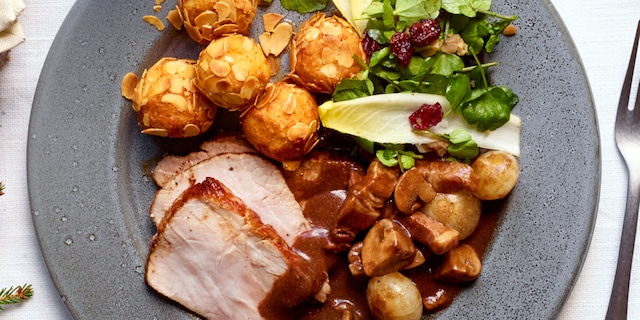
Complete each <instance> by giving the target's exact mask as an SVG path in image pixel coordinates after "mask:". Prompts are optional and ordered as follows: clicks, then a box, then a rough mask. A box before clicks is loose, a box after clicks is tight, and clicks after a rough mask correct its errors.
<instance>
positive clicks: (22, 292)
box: [0, 284, 33, 310]
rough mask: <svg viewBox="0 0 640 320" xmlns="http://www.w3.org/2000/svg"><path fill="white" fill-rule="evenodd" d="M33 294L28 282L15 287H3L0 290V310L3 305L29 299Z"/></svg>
mask: <svg viewBox="0 0 640 320" xmlns="http://www.w3.org/2000/svg"><path fill="white" fill-rule="evenodd" d="M32 296H33V288H32V287H31V285H30V284H24V285H22V286H17V287H13V286H12V287H9V288H8V289H7V288H3V289H2V290H0V310H4V309H3V308H2V306H3V305H7V304H16V303H21V302H25V301H27V300H29V299H30V298H31V297H32Z"/></svg>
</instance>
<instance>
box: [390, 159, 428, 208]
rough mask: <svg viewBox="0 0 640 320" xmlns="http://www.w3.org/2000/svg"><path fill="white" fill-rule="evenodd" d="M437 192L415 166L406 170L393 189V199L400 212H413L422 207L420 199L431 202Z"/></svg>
mask: <svg viewBox="0 0 640 320" xmlns="http://www.w3.org/2000/svg"><path fill="white" fill-rule="evenodd" d="M435 196H436V192H435V191H434V190H433V187H432V186H431V184H430V183H429V182H427V181H426V180H425V179H424V177H423V176H422V173H420V171H419V170H418V169H417V168H416V167H413V168H411V169H409V170H407V171H405V172H404V173H403V174H402V175H401V176H400V178H398V182H397V183H396V187H395V189H394V191H393V200H394V201H395V204H396V207H397V208H398V210H400V212H402V213H405V214H412V213H414V212H415V211H416V210H418V209H419V208H420V206H421V205H422V203H421V202H419V201H417V200H418V199H420V200H422V201H424V202H425V203H426V202H429V201H431V200H433V198H435Z"/></svg>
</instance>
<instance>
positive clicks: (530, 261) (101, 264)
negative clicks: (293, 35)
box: [28, 0, 600, 319]
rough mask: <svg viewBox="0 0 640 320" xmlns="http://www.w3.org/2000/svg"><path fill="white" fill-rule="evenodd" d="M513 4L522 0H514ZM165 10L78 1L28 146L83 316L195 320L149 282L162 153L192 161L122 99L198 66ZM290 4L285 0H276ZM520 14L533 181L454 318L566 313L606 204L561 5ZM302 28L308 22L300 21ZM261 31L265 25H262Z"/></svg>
mask: <svg viewBox="0 0 640 320" xmlns="http://www.w3.org/2000/svg"><path fill="white" fill-rule="evenodd" d="M507 2H508V4H507ZM153 4H154V2H153V1H121V0H119V1H99V0H86V1H78V2H77V3H76V4H75V5H74V7H73V8H72V10H71V13H70V14H69V16H68V17H67V18H66V20H65V22H64V24H63V25H62V27H61V29H60V32H59V34H58V36H57V37H56V39H55V41H54V43H53V45H52V47H51V51H50V52H49V55H48V57H47V60H46V62H45V65H44V68H43V70H42V73H41V76H40V80H39V83H38V88H37V91H36V95H35V99H34V104H33V111H32V116H31V123H30V128H29V144H28V181H29V194H30V201H31V210H32V215H33V221H34V224H35V227H36V232H37V236H38V238H39V241H40V244H41V248H42V252H43V255H44V258H45V261H46V263H47V266H48V268H49V270H50V273H51V277H52V279H53V281H54V283H55V285H56V286H57V288H58V290H59V292H60V295H61V296H62V297H63V299H64V301H65V303H66V305H67V307H68V308H69V309H70V311H71V313H72V314H73V315H74V317H76V318H78V319H138V318H140V319H152V318H153V319H189V318H191V317H193V316H192V315H191V314H190V313H188V312H187V311H185V310H184V309H182V308H181V307H179V306H177V305H176V304H175V303H172V302H170V301H168V300H166V299H164V298H162V297H160V296H159V295H158V294H156V293H155V292H154V291H153V290H152V289H150V288H149V287H147V285H146V284H145V282H144V265H145V259H146V256H147V252H148V246H149V242H150V239H151V236H152V235H153V233H154V232H155V228H154V226H153V224H152V222H151V220H150V219H149V218H148V215H147V212H148V207H149V204H150V203H151V200H152V197H153V194H154V192H155V190H156V187H155V185H154V183H153V182H152V181H151V180H150V179H149V178H148V173H149V171H150V169H151V168H152V167H153V165H154V164H155V162H156V161H157V160H158V159H159V158H160V156H161V155H163V154H165V153H167V152H171V153H174V152H186V151H187V150H189V148H194V147H196V146H197V145H198V144H199V141H196V140H186V141H184V143H181V145H180V146H179V147H177V146H174V145H172V144H170V143H169V142H170V141H168V140H163V139H160V138H153V137H149V136H143V135H141V134H140V133H139V129H138V128H137V126H136V122H135V115H134V113H133V111H132V110H131V108H130V103H128V102H127V101H126V100H124V99H123V98H122V97H121V95H120V81H121V79H122V77H123V75H124V74H126V73H127V72H130V71H133V72H136V73H138V74H139V73H140V71H141V70H142V69H143V68H145V67H148V66H150V65H151V64H152V63H153V62H155V61H156V60H157V59H158V58H159V57H161V56H164V55H171V56H178V57H191V58H195V57H197V53H198V50H199V48H198V46H197V45H194V44H193V43H192V42H190V41H189V40H188V39H187V38H186V36H185V35H184V34H183V33H180V32H177V31H175V30H173V28H172V27H170V26H169V27H168V28H167V29H166V30H165V31H164V32H158V31H157V30H155V29H154V28H153V27H151V26H150V25H148V24H146V23H144V22H143V21H142V16H143V15H149V14H156V15H158V16H159V17H161V18H164V16H166V13H167V11H168V10H169V9H170V8H171V7H173V6H174V5H175V1H173V2H172V1H169V2H166V3H164V5H163V10H162V12H161V13H155V12H154V11H153V9H152V7H153ZM273 6H274V7H275V6H278V4H277V3H275V4H274V5H273ZM493 8H494V10H495V11H497V12H501V13H507V14H517V15H518V16H519V17H520V18H519V19H518V21H517V25H518V27H519V33H518V35H517V36H515V37H512V38H503V41H502V42H501V44H500V46H499V47H498V52H497V53H496V54H494V55H493V56H491V57H490V60H497V61H499V62H500V65H499V67H498V68H493V70H491V72H492V74H491V76H492V77H493V80H494V82H495V83H497V84H504V85H508V86H510V87H511V88H513V90H514V91H515V92H516V93H518V94H519V96H520V103H519V104H518V105H517V107H516V109H515V110H514V111H515V113H516V114H518V115H519V116H520V117H521V118H522V120H523V131H522V156H521V158H520V165H521V179H520V182H519V183H518V185H517V186H516V188H515V190H514V191H513V193H512V195H511V196H510V197H509V198H508V199H507V200H506V201H505V202H504V203H501V205H500V207H499V208H498V210H499V213H498V214H500V215H501V220H500V222H499V224H498V230H497V232H496V236H495V238H494V239H493V241H492V243H491V244H490V248H489V250H488V252H487V254H486V256H485V258H484V269H483V272H482V275H481V276H480V278H479V279H478V280H477V281H476V282H475V283H474V284H473V285H472V286H471V287H470V288H468V289H467V290H465V291H464V292H463V293H462V294H461V295H460V296H459V297H458V298H457V299H456V300H455V302H454V304H453V305H452V306H451V307H449V308H448V309H446V310H445V311H444V312H442V313H441V314H439V315H438V317H440V316H441V317H442V318H456V319H457V318H472V319H507V318H520V319H524V318H527V319H548V318H553V317H555V315H556V314H557V313H558V312H559V310H560V309H561V307H562V305H563V302H564V301H565V299H566V297H567V295H568V293H569V291H570V290H571V288H572V287H573V284H574V282H575V280H576V277H577V275H578V273H579V270H580V268H581V266H582V263H583V260H584V258H585V255H586V252H587V249H588V246H589V241H590V238H591V233H592V229H593V224H594V221H595V212H596V207H597V202H598V193H599V182H600V142H599V135H598V129H597V123H596V116H595V109H594V106H593V101H592V98H591V93H590V90H589V86H588V83H587V80H586V78H585V74H584V70H583V68H582V65H581V64H580V60H579V57H578V54H577V53H576V51H575V48H574V47H573V44H572V42H571V40H570V37H569V35H568V34H567V31H566V29H565V28H564V26H563V24H562V23H561V21H560V19H559V18H558V16H557V14H556V13H555V11H554V10H553V9H552V7H551V5H550V4H549V3H548V2H547V1H531V0H511V1H504V0H495V1H494V5H493ZM287 15H289V16H290V17H291V19H292V20H294V21H295V19H299V18H300V17H298V16H294V15H291V14H287ZM254 27H256V26H255V25H254Z"/></svg>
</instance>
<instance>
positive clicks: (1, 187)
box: [0, 181, 4, 196]
mask: <svg viewBox="0 0 640 320" xmlns="http://www.w3.org/2000/svg"><path fill="white" fill-rule="evenodd" d="M3 194H4V183H2V181H0V196H1V195H3Z"/></svg>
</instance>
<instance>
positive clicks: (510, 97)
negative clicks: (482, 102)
mask: <svg viewBox="0 0 640 320" xmlns="http://www.w3.org/2000/svg"><path fill="white" fill-rule="evenodd" d="M495 88H496V89H500V90H502V91H504V94H505V96H504V100H503V103H504V104H506V105H508V106H509V112H511V110H513V107H515V106H516V104H518V102H519V101H520V98H519V97H518V95H517V94H515V93H514V92H513V90H511V88H509V87H504V86H497V87H495Z"/></svg>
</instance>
